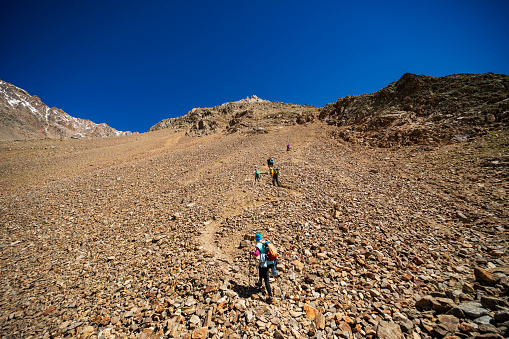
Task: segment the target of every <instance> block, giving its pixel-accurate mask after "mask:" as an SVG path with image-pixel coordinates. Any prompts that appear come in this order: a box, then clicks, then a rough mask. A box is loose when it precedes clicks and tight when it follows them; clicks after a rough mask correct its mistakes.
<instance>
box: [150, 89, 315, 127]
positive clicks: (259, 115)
mask: <svg viewBox="0 0 509 339" xmlns="http://www.w3.org/2000/svg"><path fill="white" fill-rule="evenodd" d="M317 113H318V109H317V108H316V107H314V106H310V105H294V104H286V103H282V102H270V101H268V100H263V99H260V98H258V97H257V96H256V95H253V96H251V97H248V98H246V99H242V100H239V101H235V102H228V103H224V104H222V105H218V106H215V107H211V108H194V109H192V110H191V111H189V112H187V114H186V115H184V116H181V117H178V118H171V119H165V120H162V121H160V122H158V123H157V124H156V125H154V126H152V127H151V128H150V131H157V130H160V129H166V128H169V129H171V130H174V131H182V130H185V131H187V134H188V135H191V136H203V135H209V134H214V133H217V132H222V133H228V134H231V133H235V132H241V133H251V134H252V133H267V132H269V131H271V130H273V129H274V128H275V127H277V126H282V125H283V126H284V125H292V124H295V123H298V124H304V123H306V122H309V121H312V120H313V119H314V117H315V116H316V115H317Z"/></svg>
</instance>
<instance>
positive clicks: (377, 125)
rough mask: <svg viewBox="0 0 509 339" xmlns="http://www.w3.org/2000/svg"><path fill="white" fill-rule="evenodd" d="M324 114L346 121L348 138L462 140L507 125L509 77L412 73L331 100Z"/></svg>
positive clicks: (388, 142) (371, 141)
mask: <svg viewBox="0 0 509 339" xmlns="http://www.w3.org/2000/svg"><path fill="white" fill-rule="evenodd" d="M319 118H320V120H323V121H326V122H327V123H329V124H331V125H336V126H342V128H341V129H339V130H338V132H337V136H338V137H341V138H342V139H344V140H348V141H352V142H357V143H363V144H367V145H373V146H379V147H391V146H400V145H412V144H421V145H438V144H442V143H449V142H455V141H462V140H466V139H469V138H473V137H475V136H479V135H482V134H484V133H486V131H487V130H490V129H494V128H495V129H496V128H498V127H501V126H507V124H508V122H509V76H507V75H504V74H493V73H487V74H455V75H450V76H445V77H429V76H424V75H415V74H410V73H407V74H405V75H403V76H402V77H401V79H399V80H398V81H395V82H393V83H391V84H389V85H388V86H386V87H384V88H383V89H381V90H380V91H378V92H375V93H372V94H365V95H358V96H348V97H344V98H339V99H338V100H337V101H336V102H335V103H332V104H327V105H326V106H325V107H323V108H322V109H321V111H320V115H319Z"/></svg>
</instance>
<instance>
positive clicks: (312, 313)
mask: <svg viewBox="0 0 509 339" xmlns="http://www.w3.org/2000/svg"><path fill="white" fill-rule="evenodd" d="M304 312H305V313H306V319H307V320H313V319H314V318H315V317H316V316H317V314H318V310H317V309H316V308H314V307H313V306H310V305H308V304H305V305H304Z"/></svg>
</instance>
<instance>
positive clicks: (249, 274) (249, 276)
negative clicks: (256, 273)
mask: <svg viewBox="0 0 509 339" xmlns="http://www.w3.org/2000/svg"><path fill="white" fill-rule="evenodd" d="M248 279H249V287H251V253H250V254H249V266H248Z"/></svg>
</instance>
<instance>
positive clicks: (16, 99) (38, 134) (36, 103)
mask: <svg viewBox="0 0 509 339" xmlns="http://www.w3.org/2000/svg"><path fill="white" fill-rule="evenodd" d="M125 134H129V132H121V131H117V130H116V129H114V128H112V127H110V126H108V125H106V124H104V123H103V124H96V123H94V122H92V121H90V120H84V119H79V118H74V117H72V116H70V115H69V114H67V113H65V112H64V111H62V110H61V109H58V108H55V107H53V108H49V107H48V106H46V105H45V104H44V103H43V102H42V101H41V99H40V98H39V97H37V96H35V95H34V96H31V95H30V94H28V93H27V92H26V91H24V90H22V89H21V88H18V87H16V86H14V85H12V84H10V83H7V82H5V81H1V80H0V140H22V139H42V138H61V137H64V138H65V137H75V138H76V137H113V136H120V135H125Z"/></svg>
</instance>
